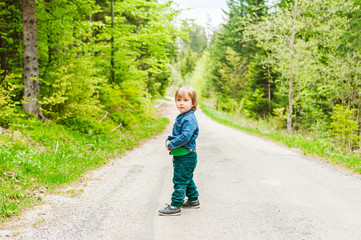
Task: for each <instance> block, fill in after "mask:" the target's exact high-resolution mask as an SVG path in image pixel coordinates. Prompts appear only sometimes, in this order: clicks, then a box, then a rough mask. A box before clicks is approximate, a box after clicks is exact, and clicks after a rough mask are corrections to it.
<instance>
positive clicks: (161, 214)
mask: <svg viewBox="0 0 361 240" xmlns="http://www.w3.org/2000/svg"><path fill="white" fill-rule="evenodd" d="M159 215H160V216H179V215H181V213H180V212H179V213H159Z"/></svg>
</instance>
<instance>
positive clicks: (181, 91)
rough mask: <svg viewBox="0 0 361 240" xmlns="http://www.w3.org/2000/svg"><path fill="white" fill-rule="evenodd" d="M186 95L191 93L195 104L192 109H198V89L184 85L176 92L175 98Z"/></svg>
mask: <svg viewBox="0 0 361 240" xmlns="http://www.w3.org/2000/svg"><path fill="white" fill-rule="evenodd" d="M186 95H189V96H190V97H191V99H192V104H193V106H192V109H193V111H196V110H197V106H198V99H197V94H196V91H194V89H193V88H192V87H188V86H184V87H181V88H179V89H178V90H177V92H176V93H175V96H174V98H175V100H177V98H178V97H184V96H186Z"/></svg>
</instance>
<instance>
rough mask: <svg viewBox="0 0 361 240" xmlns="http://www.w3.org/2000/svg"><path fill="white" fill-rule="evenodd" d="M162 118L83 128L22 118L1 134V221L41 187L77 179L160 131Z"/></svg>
mask: <svg viewBox="0 0 361 240" xmlns="http://www.w3.org/2000/svg"><path fill="white" fill-rule="evenodd" d="M168 123H169V120H168V119H166V118H161V119H157V120H154V121H144V122H142V123H139V124H138V125H136V126H133V127H132V128H131V129H124V128H119V129H118V131H113V132H108V133H107V134H85V133H81V132H78V131H73V130H71V129H69V128H67V127H65V126H63V125H57V124H44V123H41V122H39V121H35V120H21V121H19V124H17V125H13V126H12V127H11V129H8V130H6V131H2V132H1V134H0V223H1V222H3V221H5V220H6V219H7V218H9V217H10V216H14V215H18V214H20V213H21V211H22V209H24V208H26V207H29V206H32V205H34V204H37V203H39V202H41V198H40V197H39V195H40V194H39V193H41V192H44V191H52V190H54V189H56V187H58V186H63V185H66V184H69V183H71V182H74V181H76V180H77V179H79V178H80V177H81V176H82V175H83V174H84V173H85V172H87V171H89V170H91V169H95V168H97V167H99V166H102V165H103V164H105V163H106V162H108V161H109V160H110V159H112V158H115V157H117V156H121V155H122V154H123V153H124V152H125V151H127V150H130V149H132V148H133V147H134V146H135V145H137V144H139V143H140V141H141V140H143V139H144V138H148V137H150V136H153V135H155V134H156V133H158V132H160V131H162V130H163V129H164V128H165V126H166V125H167V124H168Z"/></svg>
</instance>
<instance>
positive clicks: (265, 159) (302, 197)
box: [0, 103, 361, 240]
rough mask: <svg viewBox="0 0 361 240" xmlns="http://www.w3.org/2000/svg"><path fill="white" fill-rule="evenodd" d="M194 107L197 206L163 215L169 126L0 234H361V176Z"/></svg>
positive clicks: (272, 236) (296, 236)
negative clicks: (78, 191)
mask: <svg viewBox="0 0 361 240" xmlns="http://www.w3.org/2000/svg"><path fill="white" fill-rule="evenodd" d="M164 107H167V113H168V115H169V116H170V118H171V119H172V121H173V119H174V118H175V116H176V115H177V112H176V111H175V107H174V106H172V105H171V103H166V106H164ZM196 115H197V117H198V121H199V124H200V136H199V138H198V141H197V142H198V157H199V158H198V159H199V164H198V166H197V169H196V172H195V181H196V183H197V185H198V188H199V193H200V202H201V208H200V209H184V210H183V211H182V215H181V216H177V217H169V216H167V217H163V216H158V214H157V212H158V210H159V209H160V208H163V207H164V203H166V202H168V203H169V201H170V195H171V192H172V183H171V178H172V165H171V158H170V157H169V155H168V154H167V152H166V150H165V148H164V140H165V138H166V136H167V135H168V134H169V132H170V131H171V130H170V127H171V126H170V127H169V128H168V129H167V130H166V131H165V132H163V133H162V134H160V135H158V136H157V137H154V138H153V139H150V140H148V141H147V142H145V143H144V144H143V145H141V146H139V147H137V148H136V149H134V150H133V151H130V152H129V153H128V154H127V155H126V156H124V157H122V158H120V159H116V160H113V161H111V162H110V163H109V164H108V165H107V166H105V167H103V168H101V169H100V170H97V171H95V172H93V173H92V174H89V176H88V182H87V184H86V186H80V187H82V188H83V189H84V192H83V194H82V195H81V196H80V197H75V198H69V197H66V196H57V195H53V196H49V197H47V200H46V202H45V203H44V204H43V205H41V206H39V207H37V208H35V209H34V210H31V211H29V212H27V213H26V214H24V215H23V216H22V217H21V219H20V220H18V221H17V222H13V223H12V224H10V225H12V227H13V228H12V229H11V228H10V227H11V226H10V225H9V226H7V228H5V229H3V230H2V231H0V238H1V237H3V238H5V239H11V238H15V239H16V238H21V237H23V239H86V240H88V239H102V240H103V239H126V240H127V239H155V240H163V239H164V240H165V239H167V240H169V239H172V240H173V239H197V240H198V239H227V240H228V239H252V240H253V239H277V240H279V239H287V240H290V239H297V240H298V239H327V240H329V239H361V179H360V177H359V176H354V175H350V174H347V173H345V172H342V171H340V170H337V169H336V168H335V167H332V166H328V165H326V164H324V163H320V162H317V161H315V160H311V159H306V158H305V157H303V156H302V155H300V154H298V153H295V152H292V151H290V150H287V149H285V148H283V147H281V146H279V145H277V144H274V143H270V142H267V141H265V140H262V139H260V138H257V137H254V136H250V135H247V134H245V133H242V132H240V131H237V130H235V129H232V128H229V127H226V126H223V125H220V124H218V123H215V122H214V121H212V120H210V119H209V118H208V117H206V116H205V115H204V114H203V113H202V112H200V111H197V112H196ZM14 226H15V227H14ZM6 235H8V236H12V237H11V238H6V237H5V236H6Z"/></svg>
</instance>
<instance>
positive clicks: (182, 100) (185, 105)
mask: <svg viewBox="0 0 361 240" xmlns="http://www.w3.org/2000/svg"><path fill="white" fill-rule="evenodd" d="M176 105H177V108H178V110H179V111H180V113H181V114H183V113H186V112H188V111H189V110H191V108H192V107H193V103H192V98H191V96H190V95H189V94H185V95H184V96H178V97H176Z"/></svg>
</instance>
